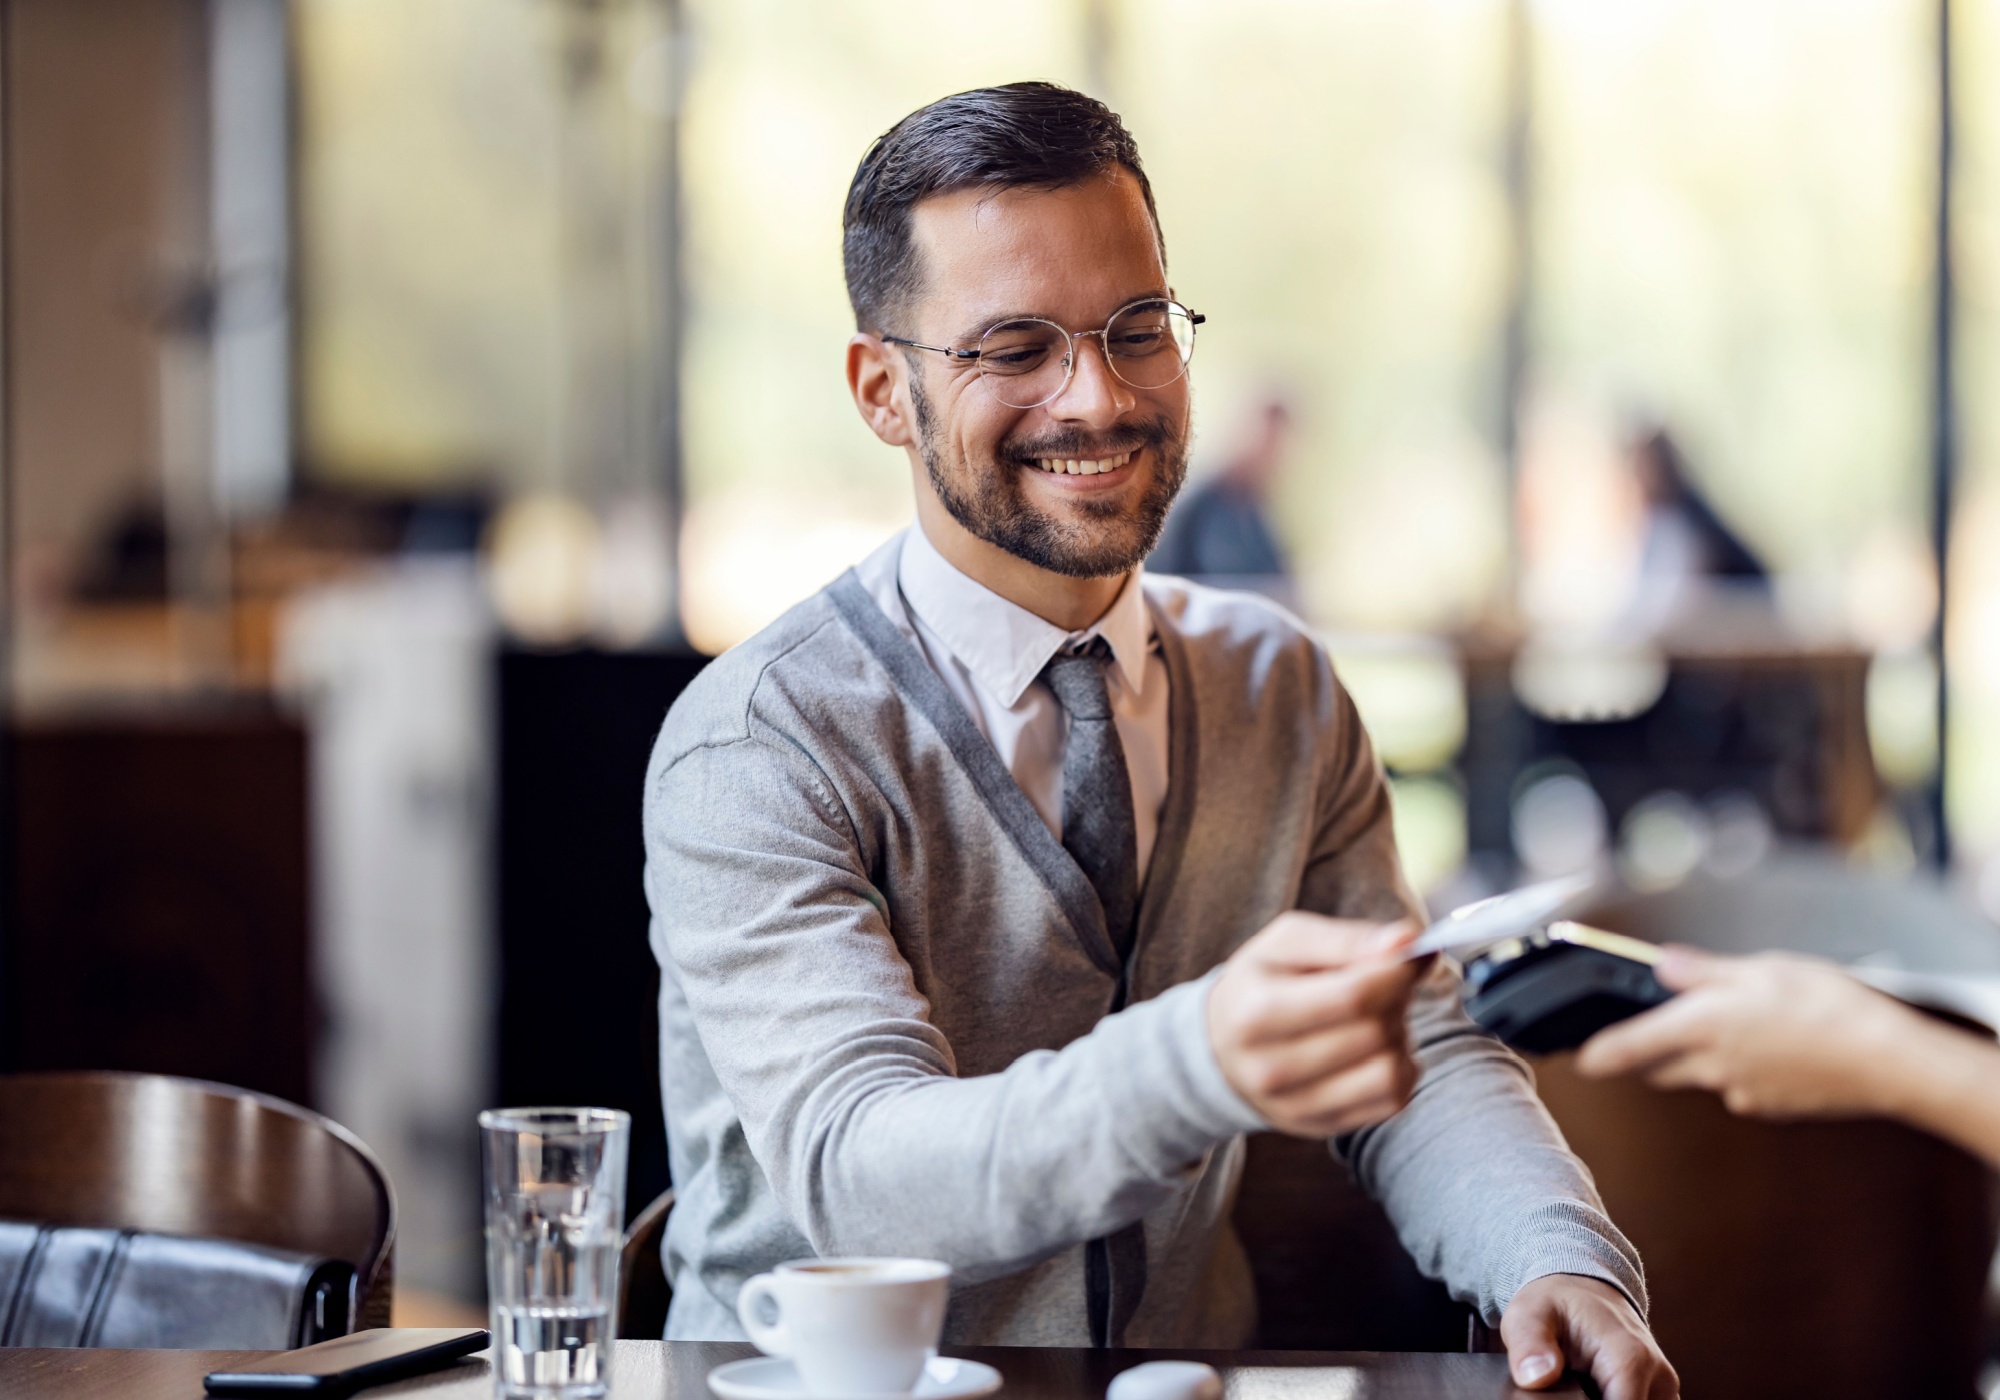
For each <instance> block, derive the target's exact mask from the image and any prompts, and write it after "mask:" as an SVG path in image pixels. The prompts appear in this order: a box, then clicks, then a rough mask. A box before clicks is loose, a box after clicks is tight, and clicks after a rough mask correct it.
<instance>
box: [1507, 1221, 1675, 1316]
mask: <svg viewBox="0 0 2000 1400" xmlns="http://www.w3.org/2000/svg"><path fill="white" fill-rule="evenodd" d="M1513 1238H1514V1241H1515V1245H1516V1247H1515V1248H1514V1249H1511V1250H1508V1251H1506V1252H1505V1253H1504V1254H1503V1256H1502V1257H1501V1258H1500V1259H1498V1260H1496V1261H1495V1264H1494V1269H1493V1274H1492V1280H1493V1281H1492V1285H1491V1287H1490V1288H1489V1290H1488V1303H1489V1307H1488V1309H1486V1310H1485V1311H1488V1312H1489V1313H1490V1315H1489V1316H1487V1318H1486V1324H1487V1325H1488V1326H1489V1327H1497V1326H1499V1325H1500V1314H1501V1313H1504V1312H1505V1311H1506V1310H1507V1307H1508V1305H1509V1304H1510V1303H1512V1302H1513V1301H1514V1295H1515V1294H1516V1293H1518V1292H1520V1291H1521V1290H1522V1289H1523V1288H1525V1287H1527V1286H1528V1285H1529V1284H1531V1283H1533V1282H1534V1281H1535V1280H1536V1279H1538V1278H1547V1277H1549V1275H1551V1274H1576V1275H1578V1276H1580V1277H1583V1278H1594V1279H1596V1280H1598V1281H1599V1282H1601V1283H1608V1284H1610V1285H1611V1286H1612V1287H1613V1288H1615V1289H1617V1290H1618V1291H1619V1292H1620V1293H1623V1294H1624V1295H1625V1298H1626V1301H1627V1302H1629V1303H1631V1304H1632V1307H1633V1308H1634V1309H1635V1310H1636V1311H1637V1312H1638V1314H1639V1317H1640V1319H1641V1320H1642V1321H1644V1320H1645V1319H1646V1315H1647V1311H1648V1308H1649V1306H1650V1303H1649V1300H1648V1298H1647V1296H1646V1275H1645V1271H1644V1269H1643V1267H1642V1266H1641V1264H1640V1262H1639V1252H1638V1250H1636V1249H1634V1248H1633V1246H1632V1242H1631V1241H1630V1240H1628V1239H1626V1238H1625V1236H1624V1235H1623V1234H1621V1233H1619V1230H1618V1227H1617V1226H1616V1225H1613V1224H1612V1223H1611V1220H1610V1218H1609V1217H1608V1216H1606V1215H1605V1214H1604V1213H1603V1212H1601V1211H1597V1210H1593V1209H1591V1208H1590V1207H1589V1206H1587V1205H1583V1204H1582V1203H1580V1202H1575V1201H1556V1202H1552V1203H1550V1204H1549V1205H1546V1206H1544V1207H1542V1208H1541V1209H1540V1210H1538V1211H1536V1212H1535V1213H1534V1215H1533V1217H1532V1218H1531V1219H1530V1220H1529V1221H1526V1222H1524V1223H1523V1225H1522V1226H1521V1227H1520V1228H1517V1229H1516V1230H1515V1231H1514V1232H1513Z"/></svg>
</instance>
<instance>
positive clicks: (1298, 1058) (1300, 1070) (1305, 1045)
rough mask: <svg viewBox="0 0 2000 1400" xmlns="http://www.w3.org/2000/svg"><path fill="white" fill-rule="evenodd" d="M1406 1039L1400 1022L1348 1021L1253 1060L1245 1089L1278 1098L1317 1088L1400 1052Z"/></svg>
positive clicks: (1271, 1048) (1376, 1020)
mask: <svg viewBox="0 0 2000 1400" xmlns="http://www.w3.org/2000/svg"><path fill="white" fill-rule="evenodd" d="M1406 1039H1407V1037H1406V1036H1405V1034H1404V1027H1403V1023H1402V1021H1401V1020H1400V1019H1398V1020H1397V1021H1395V1022H1394V1023H1393V1024H1390V1023H1388V1022H1385V1021H1384V1020H1383V1019H1381V1018H1379V1017H1375V1018H1369V1019H1366V1020H1360V1021H1349V1022H1346V1023H1344V1024H1342V1025H1338V1026H1334V1027H1332V1028H1331V1029H1329V1030H1324V1031H1321V1032H1319V1033H1318V1034H1316V1035H1309V1036H1301V1037H1299V1038H1298V1039H1296V1040H1293V1041H1290V1042H1288V1043H1286V1044H1283V1045H1274V1046H1271V1047H1270V1048H1268V1049H1266V1050H1264V1051H1262V1052H1261V1053H1260V1054H1259V1055H1258V1056H1257V1067H1256V1069H1255V1070H1254V1071H1252V1072H1251V1073H1250V1075H1249V1076H1248V1077H1249V1080H1250V1084H1249V1087H1250V1089H1251V1090H1253V1091H1254V1092H1256V1093H1258V1094H1263V1095H1269V1096H1271V1097H1274V1098H1275V1097H1278V1096H1281V1095H1284V1094H1289V1093H1292V1092H1293V1091H1295V1090H1298V1089H1301V1088H1305V1087H1308V1086H1311V1085H1315V1084H1318V1083H1319V1082H1320V1081H1321V1080H1323V1079H1325V1078H1327V1077H1328V1076H1329V1075H1333V1074H1338V1073H1340V1072H1341V1071H1342V1070H1345V1069H1348V1068H1350V1067H1352V1066H1354V1065H1356V1064H1359V1063H1360V1062H1361V1061H1363V1060H1365V1059H1367V1058H1368V1057H1369V1056H1370V1055H1374V1054H1376V1053H1378V1052H1380V1051H1383V1050H1387V1049H1390V1048H1392V1047H1393V1048H1397V1049H1400V1048H1401V1047H1402V1046H1403V1044H1404V1043H1405V1041H1406Z"/></svg>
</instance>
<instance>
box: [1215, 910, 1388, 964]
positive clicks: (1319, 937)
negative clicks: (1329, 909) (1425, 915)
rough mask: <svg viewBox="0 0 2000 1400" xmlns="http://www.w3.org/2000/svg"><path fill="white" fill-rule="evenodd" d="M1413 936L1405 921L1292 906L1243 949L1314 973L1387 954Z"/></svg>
mask: <svg viewBox="0 0 2000 1400" xmlns="http://www.w3.org/2000/svg"><path fill="white" fill-rule="evenodd" d="M1416 936H1417V926H1416V925H1415V924H1413V923H1411V922H1410V921H1409V920H1407V919H1405V920H1403V921H1401V922H1400V923H1393V924H1377V923H1369V922H1366V921H1364V920H1361V919H1329V918H1325V917H1324V916H1322V915H1319V914H1307V913H1304V912H1302V911H1297V910H1295V911H1293V912H1292V913H1290V914H1287V915H1285V916H1284V917H1282V918H1280V919H1277V920H1275V921H1274V922H1273V923H1272V924H1271V926H1270V927H1269V928H1267V929H1265V930H1264V931H1263V932H1262V933H1260V934H1258V935H1257V936H1256V937H1255V938H1253V939H1251V940H1250V942H1249V943H1247V944H1245V945H1244V951H1245V952H1246V953H1250V954H1251V955H1252V956H1253V957H1254V958H1255V959H1256V960H1257V962H1259V963H1261V964H1263V965H1264V966H1266V967H1270V968H1274V969H1288V970H1290V971H1294V972H1318V971H1323V970H1326V969H1330V968H1343V967H1350V966H1352V965H1353V964H1355V963H1357V962H1361V961H1364V960H1369V959H1377V960H1380V959H1388V958H1393V957H1395V956H1396V955H1398V954H1400V953H1401V952H1402V950H1403V949H1404V948H1407V947H1408V946H1409V945H1410V943H1411V942H1412V941H1414V940H1415V938H1416Z"/></svg>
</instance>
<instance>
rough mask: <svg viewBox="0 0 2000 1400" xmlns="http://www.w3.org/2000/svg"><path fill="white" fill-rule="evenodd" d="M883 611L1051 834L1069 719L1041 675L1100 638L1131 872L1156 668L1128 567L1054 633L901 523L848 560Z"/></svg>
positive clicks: (1158, 711) (1162, 690)
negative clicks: (1113, 590) (1115, 590)
mask: <svg viewBox="0 0 2000 1400" xmlns="http://www.w3.org/2000/svg"><path fill="white" fill-rule="evenodd" d="M855 572H856V573H857V574H858V575H859V576H860V579H861V584H862V586H863V587H864V588H866V589H867V590H868V594H869V596H870V597H872V598H873V599H874V600H875V602H876V603H877V605H879V606H880V607H881V609H882V611H883V612H884V613H885V614H887V616H888V618H889V620H890V621H891V622H893V623H895V624H896V626H897V627H898V628H899V629H900V630H901V631H902V632H903V634H904V635H905V636H907V637H909V638H910V639H911V640H912V641H914V642H916V643H917V647H918V649H919V650H920V651H922V652H923V654H924V658H925V659H926V660H927V661H929V662H930V664H931V669H932V670H934V671H936V672H937V673H938V675H939V676H940V677H941V678H942V679H943V681H944V683H945V687H946V689H948V690H950V691H951V693H952V694H953V695H954V696H956V697H957V698H958V701H959V703H960V704H962V705H964V706H965V708H966V711H967V713H969V714H970V715H971V716H972V721H973V723H975V724H977V725H978V726H979V730H980V732H981V733H982V734H984V735H985V736H986V738H987V741H988V742H990V743H991V744H992V745H993V748H994V750H995V752H997V753H998V754H999V755H1000V761H1001V763H1003V764H1005V765H1006V767H1007V771H1008V772H1010V773H1012V774H1013V775H1014V781H1015V782H1017V783H1019V784H1020V785H1021V791H1022V792H1024V793H1026V794H1027V797H1028V801H1030V802H1032V803H1033V804H1034V806H1035V810H1036V811H1037V812H1039V813H1041V815H1042V820H1043V821H1045V822H1047V823H1048V825H1049V830H1050V831H1052V832H1054V833H1055V835H1056V839H1058V840H1061V839H1062V789H1063V781H1062V770H1063V751H1064V749H1065V748H1066V747H1067V745H1068V742H1069V716H1068V715H1067V714H1065V713H1064V712H1063V708H1062V706H1061V705H1060V704H1059V703H1057V701H1056V697H1055V692H1054V691H1052V690H1050V689H1049V687H1048V683H1047V682H1045V681H1043V680H1042V679H1041V674H1042V668H1043V667H1044V666H1046V665H1048V663H1049V658H1051V657H1053V656H1054V655H1055V654H1056V653H1057V652H1059V651H1064V650H1068V649H1071V648H1074V647H1077V646H1080V645H1082V644H1084V643H1086V642H1088V641H1089V640H1090V639H1091V638H1093V637H1102V638H1104V640H1105V642H1106V643H1107V644H1108V645H1109V646H1110V648H1111V656H1112V660H1113V662H1114V663H1115V664H1113V665H1111V666H1108V667H1106V668H1105V670H1106V672H1107V675H1106V680H1107V685H1108V689H1109V690H1110V693H1111V713H1112V717H1113V719H1114V721H1115V722H1116V723H1117V725H1118V739H1119V742H1120V743H1122V744H1123V745H1124V746H1125V767H1126V769H1127V770H1128V771H1129V772H1130V773H1131V775H1132V815H1133V817H1134V819H1135V821H1134V824H1135V826H1136V829H1137V834H1138V842H1139V879H1140V880H1141V882H1143V881H1144V880H1145V878H1146V867H1147V864H1148V862H1149V861H1150V860H1151V859H1152V855H1153V842H1154V839H1155V838H1156V837H1157V836H1158V835H1159V830H1160V807H1161V804H1162V803H1164V802H1165V801H1166V797H1167V665H1166V662H1165V661H1163V660H1162V659H1161V658H1160V648H1159V643H1158V642H1157V641H1156V640H1155V639H1154V636H1153V618H1152V614H1151V613H1149V612H1148V611H1147V610H1146V599H1145V595H1144V594H1143V592H1142V591H1141V590H1140V587H1139V570H1138V569H1136V568H1135V569H1134V570H1133V571H1132V575H1131V577H1130V578H1128V579H1127V580H1126V581H1125V587H1124V590H1123V591H1122V592H1120V593H1119V595H1118V599H1117V601H1116V602H1114V603H1113V604H1112V605H1111V607H1110V608H1109V609H1108V610H1107V611H1106V612H1105V614H1104V616H1102V617H1100V618H1099V619H1097V621H1096V622H1095V623H1093V624H1092V625H1091V626H1089V627H1087V628H1085V629H1084V630H1082V631H1081V632H1065V631H1063V629H1062V628H1060V627H1058V626H1056V625H1055V624H1054V623H1052V622H1048V621H1045V620H1044V619H1042V618H1039V617H1037V616H1035V614H1033V613H1031V612H1029V611H1028V610H1027V609H1026V608H1023V607H1020V606H1018V605H1016V604H1014V603H1010V602H1008V601H1007V600H1006V599H1005V598H1002V597H1001V596H1000V595H999V594H998V593H995V592H994V591H993V590H992V589H990V588H987V587H986V586H985V585H984V584H980V583H975V582H973V580H972V579H970V578H968V577H966V576H965V575H964V574H962V573H960V572H959V571H958V570H957V569H956V568H954V567H953V566H952V565H951V564H950V563H949V562H948V561H947V560H946V559H945V557H944V556H943V555H942V554H940V553H938V551H937V547H936V546H935V545H933V544H932V543H931V542H930V539H929V538H928V537H927V536H926V535H925V534H924V531H923V527H922V526H921V525H912V526H910V527H909V528H908V529H906V530H904V531H903V532H902V533H901V534H899V535H897V536H896V537H895V538H894V539H892V540H890V541H889V542H888V543H887V544H885V545H883V546H882V547H881V548H880V549H878V550H876V551H875V552H874V553H873V554H871V555H869V556H868V558H867V559H865V560H863V561H862V562H861V564H860V565H858V566H857V567H856V569H855Z"/></svg>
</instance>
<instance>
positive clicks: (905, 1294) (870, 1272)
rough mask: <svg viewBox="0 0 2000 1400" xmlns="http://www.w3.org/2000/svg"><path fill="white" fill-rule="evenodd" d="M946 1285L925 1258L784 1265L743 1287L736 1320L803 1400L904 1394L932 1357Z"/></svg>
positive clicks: (939, 1268)
mask: <svg viewBox="0 0 2000 1400" xmlns="http://www.w3.org/2000/svg"><path fill="white" fill-rule="evenodd" d="M950 1280H951V1265H949V1264H941V1263H939V1262H938V1261H937V1260H935V1259H794V1260H793V1261H792V1262H791V1263H789V1264H780V1265H778V1267H777V1268H776V1269H774V1270H772V1271H771V1272H770V1273H768V1274H758V1275H757V1276H756V1277H755V1278H753V1279H751V1280H750V1281H749V1282H747V1283H745V1284H744V1285H743V1291H742V1292H741V1293H739V1294H737V1296H736V1316H737V1318H738V1319H739V1320H740V1321H741V1322H742V1323H743V1330H744V1331H745V1332H746V1333H748V1334H749V1336H750V1340H751V1341H752V1342H754V1343H756V1345H757V1349H758V1350H759V1351H761V1352H765V1353H767V1354H769V1355H771V1356H785V1357H789V1358H791V1361H792V1364H793V1365H794V1366H796V1367H797V1368H798V1372H799V1379H800V1380H801V1381H803V1382H804V1383H805V1388H806V1390H807V1391H808V1392H809V1393H810V1394H813V1395H828V1396H832V1395H842V1396H848V1395H907V1394H909V1393H910V1392H911V1391H912V1390H914V1389H916V1385H917V1382H918V1381H919V1380H920V1379H922V1377H923V1374H924V1363H925V1362H926V1361H929V1360H930V1359H931V1358H932V1357H933V1356H935V1355H937V1344H938V1334H939V1333H941V1332H942V1331H943V1330H944V1305H945V1297H946V1294H947V1292H948V1291H949V1285H950ZM771 1309H775V1310H776V1313H777V1320H776V1321H775V1322H769V1321H766V1320H765V1315H766V1313H767V1311H769V1310H771Z"/></svg>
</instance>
